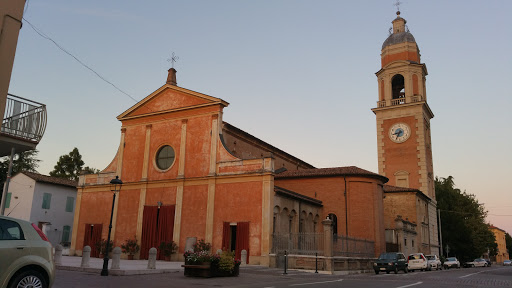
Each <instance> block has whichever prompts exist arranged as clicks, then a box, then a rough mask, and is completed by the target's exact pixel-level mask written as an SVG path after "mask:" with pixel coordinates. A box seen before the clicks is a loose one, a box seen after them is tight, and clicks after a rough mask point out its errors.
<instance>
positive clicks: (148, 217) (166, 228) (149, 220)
mask: <svg viewBox="0 0 512 288" xmlns="http://www.w3.org/2000/svg"><path fill="white" fill-rule="evenodd" d="M174 210H175V206H174V205H172V206H171V205H169V206H160V207H158V206H144V211H143V213H142V240H141V245H140V259H148V256H149V249H151V248H152V247H155V248H156V249H157V251H158V254H157V259H159V260H162V259H164V256H163V255H161V253H160V249H159V246H160V243H161V242H170V241H172V240H173V231H174V212H175V211H174Z"/></svg>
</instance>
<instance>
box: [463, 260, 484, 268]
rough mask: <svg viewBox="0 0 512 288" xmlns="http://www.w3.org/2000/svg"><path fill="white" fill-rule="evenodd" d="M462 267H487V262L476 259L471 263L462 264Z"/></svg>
mask: <svg viewBox="0 0 512 288" xmlns="http://www.w3.org/2000/svg"><path fill="white" fill-rule="evenodd" d="M464 267H466V268H468V267H487V261H485V259H482V258H477V259H475V260H473V261H472V262H466V263H464Z"/></svg>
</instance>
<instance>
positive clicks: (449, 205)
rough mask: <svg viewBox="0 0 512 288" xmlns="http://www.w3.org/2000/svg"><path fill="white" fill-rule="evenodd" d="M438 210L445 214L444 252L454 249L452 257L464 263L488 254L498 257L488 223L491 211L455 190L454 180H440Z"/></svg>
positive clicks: (437, 185) (443, 223) (443, 225)
mask: <svg viewBox="0 0 512 288" xmlns="http://www.w3.org/2000/svg"><path fill="white" fill-rule="evenodd" d="M435 185H436V199H437V208H438V209H440V210H441V229H442V231H441V232H442V236H443V245H444V247H443V249H444V250H445V249H446V245H448V246H449V247H450V251H449V256H457V257H458V258H459V260H461V261H468V260H473V259H475V258H478V257H480V256H481V255H482V254H484V253H486V252H487V251H489V252H490V256H493V253H494V255H496V249H497V245H496V239H495V237H494V233H492V232H491V231H490V230H489V226H488V224H487V223H485V217H486V215H487V211H485V209H484V207H483V205H481V204H480V203H478V200H477V199H476V197H475V195H472V194H467V193H466V192H461V191H460V189H458V188H455V183H454V181H453V177H452V176H449V177H448V178H437V177H436V180H435Z"/></svg>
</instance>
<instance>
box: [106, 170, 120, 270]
mask: <svg viewBox="0 0 512 288" xmlns="http://www.w3.org/2000/svg"><path fill="white" fill-rule="evenodd" d="M122 185H123V181H121V179H119V176H116V179H112V180H110V191H112V192H114V193H113V194H114V199H113V200H112V211H111V212H110V225H109V226H108V237H107V247H105V249H106V250H105V258H103V269H101V276H108V251H109V249H110V232H111V231H112V217H113V216H114V204H115V203H116V193H117V192H119V191H121V186H122Z"/></svg>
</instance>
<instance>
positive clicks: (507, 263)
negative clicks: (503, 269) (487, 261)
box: [503, 260, 512, 266]
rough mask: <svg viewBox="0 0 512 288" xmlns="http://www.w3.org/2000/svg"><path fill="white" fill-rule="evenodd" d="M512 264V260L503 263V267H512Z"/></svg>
mask: <svg viewBox="0 0 512 288" xmlns="http://www.w3.org/2000/svg"><path fill="white" fill-rule="evenodd" d="M511 264H512V262H510V260H505V261H503V266H512V265H511Z"/></svg>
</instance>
